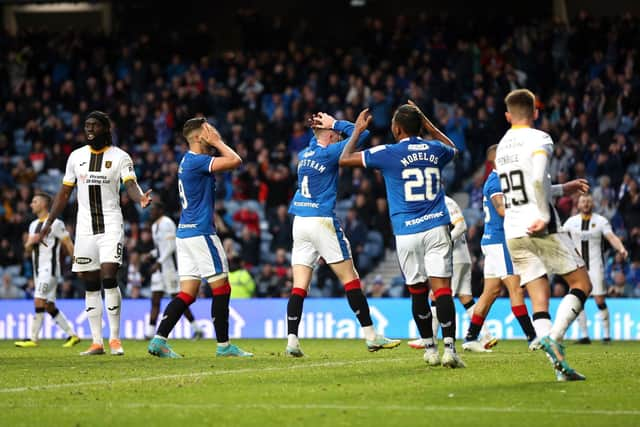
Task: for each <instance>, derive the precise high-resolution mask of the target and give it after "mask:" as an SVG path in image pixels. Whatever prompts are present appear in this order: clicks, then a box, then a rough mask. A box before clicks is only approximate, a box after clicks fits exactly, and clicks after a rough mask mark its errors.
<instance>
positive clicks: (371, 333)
mask: <svg viewBox="0 0 640 427" xmlns="http://www.w3.org/2000/svg"><path fill="white" fill-rule="evenodd" d="M362 332H363V333H364V339H366V340H367V341H373V340H375V339H376V330H375V329H373V325H369V326H363V327H362Z"/></svg>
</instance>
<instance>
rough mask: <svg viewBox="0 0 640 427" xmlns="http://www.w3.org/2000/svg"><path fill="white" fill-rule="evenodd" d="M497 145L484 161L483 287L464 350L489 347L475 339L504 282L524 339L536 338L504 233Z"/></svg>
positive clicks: (531, 339) (478, 350)
mask: <svg viewBox="0 0 640 427" xmlns="http://www.w3.org/2000/svg"><path fill="white" fill-rule="evenodd" d="M497 148H498V145H497V144H496V145H492V146H491V147H489V148H488V149H487V161H488V162H489V163H490V164H491V165H492V166H493V170H492V171H491V173H490V174H489V176H488V177H487V180H486V182H485V183H484V187H483V189H482V196H483V197H482V205H483V208H484V233H483V234H482V240H481V242H480V244H481V248H482V253H483V254H484V289H483V290H482V295H480V298H479V299H478V301H477V302H476V305H475V306H474V308H473V315H472V316H471V323H470V324H469V329H468V330H467V334H466V336H465V341H464V343H463V344H462V348H464V349H465V350H467V351H477V352H487V351H491V350H489V347H488V346H487V345H486V343H485V342H483V341H479V340H478V335H479V334H480V330H481V329H482V325H483V324H484V319H485V317H486V316H487V314H488V313H489V310H490V309H491V305H493V302H494V301H495V300H496V298H497V297H498V296H499V295H500V288H501V285H504V286H505V287H506V288H507V291H508V292H509V298H510V300H511V311H512V312H513V315H514V316H515V317H516V319H518V323H520V327H521V328H522V331H523V332H524V334H525V336H526V337H527V341H528V342H529V343H532V342H533V340H534V339H535V338H536V331H535V329H534V328H533V324H532V323H531V318H530V317H529V313H528V312H527V306H526V305H525V304H524V290H523V289H522V288H521V287H520V276H517V275H514V274H513V264H512V263H511V257H510V256H509V250H508V248H507V241H506V239H505V237H504V224H503V223H504V194H503V193H502V188H501V187H500V178H499V177H498V174H497V172H496V171H495V159H496V150H497Z"/></svg>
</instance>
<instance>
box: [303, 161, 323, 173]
mask: <svg viewBox="0 0 640 427" xmlns="http://www.w3.org/2000/svg"><path fill="white" fill-rule="evenodd" d="M302 167H307V168H312V169H315V170H317V171H318V172H320V173H324V171H325V170H327V167H326V166H325V165H323V164H321V163H318V162H316V161H315V160H309V159H302V160H300V161H299V162H298V169H300V168H302Z"/></svg>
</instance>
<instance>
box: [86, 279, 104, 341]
mask: <svg viewBox="0 0 640 427" xmlns="http://www.w3.org/2000/svg"><path fill="white" fill-rule="evenodd" d="M84 305H85V307H86V308H85V311H86V312H87V318H88V319H89V329H91V338H92V339H93V343H94V344H98V345H104V343H103V342H102V295H100V291H86V292H85V294H84Z"/></svg>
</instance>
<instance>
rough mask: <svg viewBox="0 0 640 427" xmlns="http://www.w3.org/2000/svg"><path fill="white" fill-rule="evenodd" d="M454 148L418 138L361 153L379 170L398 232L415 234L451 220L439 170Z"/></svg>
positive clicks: (363, 158)
mask: <svg viewBox="0 0 640 427" xmlns="http://www.w3.org/2000/svg"><path fill="white" fill-rule="evenodd" d="M454 153H455V151H454V150H453V149H452V148H450V147H447V146H446V145H443V144H441V143H439V142H437V141H426V140H424V139H421V138H418V137H411V138H406V139H403V140H400V141H398V142H397V143H395V144H388V145H380V146H377V147H373V148H370V149H368V150H365V151H363V152H362V163H363V164H364V166H365V167H367V168H374V169H380V171H382V176H383V177H384V182H385V186H386V189H387V199H388V201H389V215H390V216H391V225H392V226H393V232H394V234H395V235H405V234H416V233H421V232H423V231H427V230H430V229H432V228H435V227H437V226H440V225H448V224H450V223H451V220H450V218H449V212H448V210H447V207H446V205H445V200H444V190H443V189H442V185H441V183H440V172H441V171H442V169H443V168H444V167H445V166H446V164H447V163H449V161H451V159H452V158H453V155H454Z"/></svg>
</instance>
